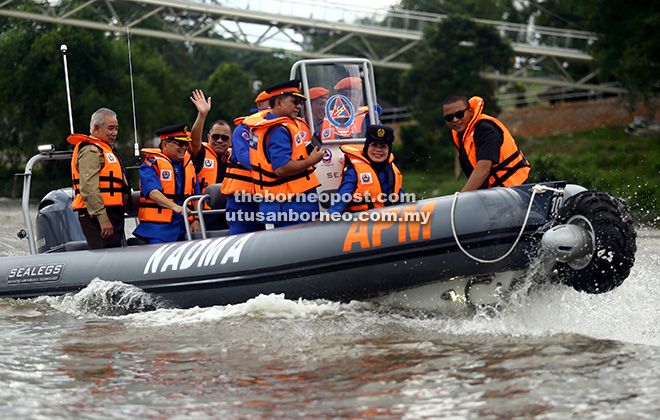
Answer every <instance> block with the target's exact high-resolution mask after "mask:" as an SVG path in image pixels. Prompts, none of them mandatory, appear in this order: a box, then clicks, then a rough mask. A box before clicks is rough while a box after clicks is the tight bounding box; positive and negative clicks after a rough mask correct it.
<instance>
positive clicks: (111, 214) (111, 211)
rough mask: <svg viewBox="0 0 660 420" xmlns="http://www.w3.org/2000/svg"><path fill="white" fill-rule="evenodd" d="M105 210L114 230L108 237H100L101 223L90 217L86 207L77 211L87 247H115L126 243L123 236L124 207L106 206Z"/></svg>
mask: <svg viewBox="0 0 660 420" xmlns="http://www.w3.org/2000/svg"><path fill="white" fill-rule="evenodd" d="M105 211H106V212H107V213H108V218H109V219H110V223H112V227H113V228H114V230H115V231H114V233H113V234H112V236H111V237H110V238H109V239H103V238H101V224H100V223H99V221H98V220H97V219H95V218H93V217H90V215H89V213H87V209H80V210H79V211H78V222H80V227H81V228H82V231H83V235H85V239H87V247H88V248H89V249H103V248H116V247H120V246H125V244H126V239H125V237H124V207H122V206H111V207H106V208H105Z"/></svg>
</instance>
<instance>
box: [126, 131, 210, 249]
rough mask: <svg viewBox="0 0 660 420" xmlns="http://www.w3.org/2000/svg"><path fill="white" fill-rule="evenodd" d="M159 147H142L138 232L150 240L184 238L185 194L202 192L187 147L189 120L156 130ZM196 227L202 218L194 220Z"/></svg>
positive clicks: (135, 233)
mask: <svg viewBox="0 0 660 420" xmlns="http://www.w3.org/2000/svg"><path fill="white" fill-rule="evenodd" d="M156 135H158V136H159V137H160V148H159V149H142V152H143V153H144V154H145V155H147V158H146V160H145V161H144V163H143V164H142V166H140V192H141V195H140V209H139V211H138V219H139V220H140V224H139V225H138V227H137V228H135V230H134V231H133V234H134V235H135V236H139V237H142V238H146V239H147V240H148V241H149V243H150V244H155V243H162V242H174V241H180V240H183V239H185V234H186V229H185V225H184V223H183V216H182V215H181V214H182V213H183V207H181V205H182V204H183V202H184V200H185V199H186V197H189V196H191V195H195V194H200V189H199V183H198V182H197V175H196V174H195V167H194V165H193V163H192V160H191V156H190V153H188V147H189V145H190V132H189V131H188V126H187V125H186V124H178V125H173V126H169V127H164V128H160V129H158V130H156ZM191 229H192V230H193V231H199V222H198V221H196V220H195V221H193V223H192V225H191Z"/></svg>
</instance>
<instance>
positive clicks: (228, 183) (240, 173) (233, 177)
mask: <svg viewBox="0 0 660 420" xmlns="http://www.w3.org/2000/svg"><path fill="white" fill-rule="evenodd" d="M268 112H270V109H263V110H261V111H257V112H255V113H254V114H252V115H250V116H247V117H238V118H236V119H234V124H236V125H241V124H244V125H246V126H248V127H250V124H252V125H254V124H256V123H257V122H259V121H261V120H262V119H263V117H264V116H265V115H266V114H268ZM246 141H248V142H249V141H250V140H249V139H246ZM230 150H231V149H230ZM232 153H233V152H232ZM243 163H246V164H247V165H244V164H242V163H240V162H238V159H236V157H235V156H233V154H230V155H229V158H228V159H227V170H226V171H225V179H223V180H222V188H221V189H220V192H222V193H223V194H224V195H233V194H235V193H244V194H254V184H253V183H252V173H251V171H250V169H248V168H250V165H249V162H243Z"/></svg>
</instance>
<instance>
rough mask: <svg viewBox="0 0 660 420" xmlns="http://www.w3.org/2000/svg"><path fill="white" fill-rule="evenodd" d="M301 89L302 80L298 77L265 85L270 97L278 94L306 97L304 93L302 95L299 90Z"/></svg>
mask: <svg viewBox="0 0 660 420" xmlns="http://www.w3.org/2000/svg"><path fill="white" fill-rule="evenodd" d="M301 89H302V82H301V81H300V80H298V79H294V80H289V81H288V82H284V83H278V84H276V85H273V86H271V87H267V88H266V89H265V91H266V93H268V94H269V95H270V96H271V98H274V97H275V96H280V95H293V96H299V97H301V98H304V99H307V98H305V95H303V94H302V93H301V92H300V90H301Z"/></svg>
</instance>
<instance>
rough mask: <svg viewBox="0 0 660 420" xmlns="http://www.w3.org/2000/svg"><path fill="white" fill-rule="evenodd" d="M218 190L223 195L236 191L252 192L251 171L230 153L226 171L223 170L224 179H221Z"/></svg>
mask: <svg viewBox="0 0 660 420" xmlns="http://www.w3.org/2000/svg"><path fill="white" fill-rule="evenodd" d="M220 192H222V193H223V194H224V195H233V194H235V193H237V192H238V193H244V194H254V184H253V183H252V173H251V172H250V170H249V169H247V168H245V167H244V166H243V165H241V164H240V163H239V162H238V161H237V160H236V158H234V157H233V156H232V155H231V154H230V155H229V159H227V171H226V172H225V179H223V180H222V188H221V189H220Z"/></svg>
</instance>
